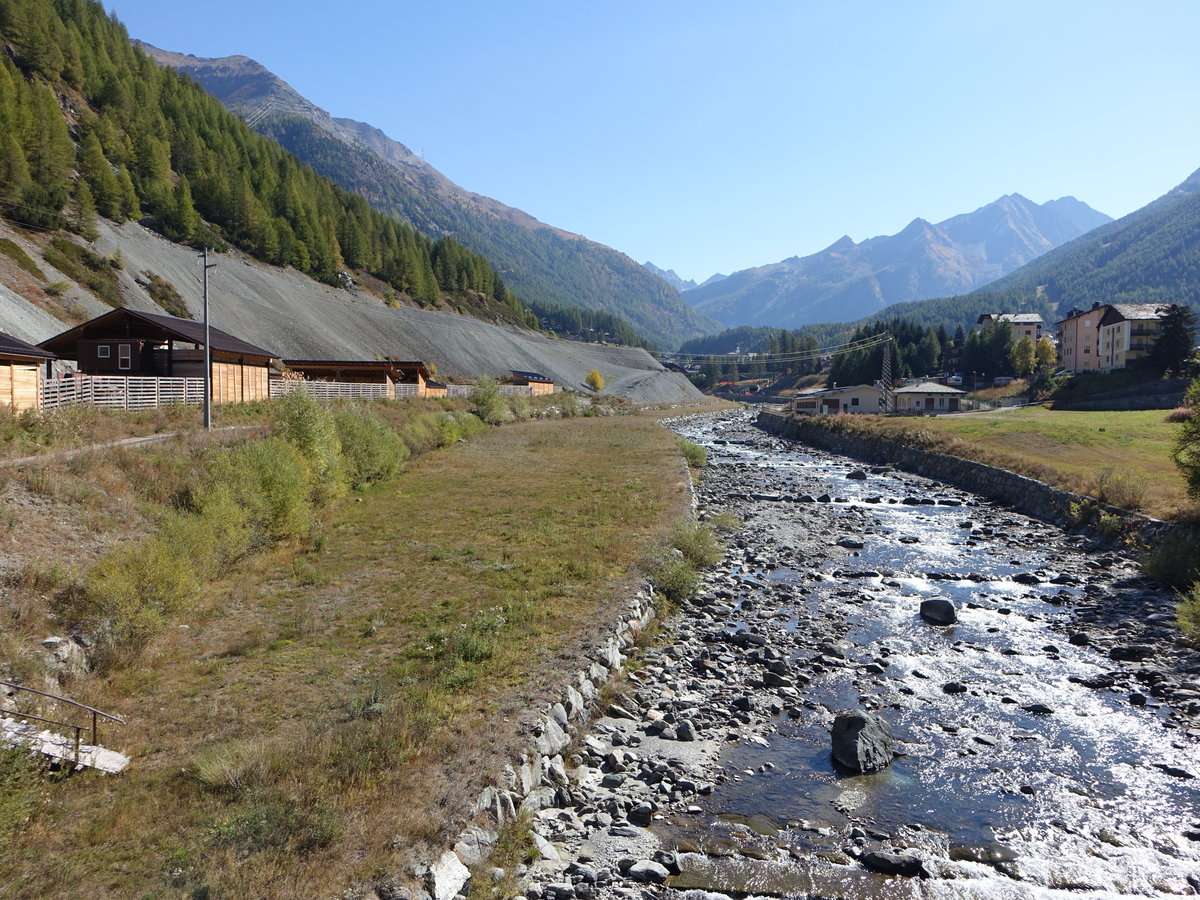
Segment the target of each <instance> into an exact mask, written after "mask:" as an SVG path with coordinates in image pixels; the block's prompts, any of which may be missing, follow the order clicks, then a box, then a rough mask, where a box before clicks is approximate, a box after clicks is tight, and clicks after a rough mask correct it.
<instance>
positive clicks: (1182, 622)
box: [1175, 581, 1200, 640]
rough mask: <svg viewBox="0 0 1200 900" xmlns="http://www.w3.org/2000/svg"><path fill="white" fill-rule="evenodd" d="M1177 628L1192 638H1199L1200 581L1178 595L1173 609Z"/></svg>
mask: <svg viewBox="0 0 1200 900" xmlns="http://www.w3.org/2000/svg"><path fill="white" fill-rule="evenodd" d="M1175 620H1176V622H1178V623H1179V630H1180V631H1182V632H1183V633H1184V634H1185V635H1186V636H1187V637H1189V638H1191V639H1192V640H1196V639H1198V638H1200V581H1197V582H1196V583H1194V584H1193V585H1192V586H1191V587H1190V588H1188V589H1187V590H1186V591H1184V592H1183V593H1181V594H1180V595H1179V605H1178V606H1177V607H1176V609H1175Z"/></svg>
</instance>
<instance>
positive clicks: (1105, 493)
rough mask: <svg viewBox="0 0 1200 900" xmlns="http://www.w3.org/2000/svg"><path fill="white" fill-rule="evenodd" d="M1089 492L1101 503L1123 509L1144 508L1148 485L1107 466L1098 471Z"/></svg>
mask: <svg viewBox="0 0 1200 900" xmlns="http://www.w3.org/2000/svg"><path fill="white" fill-rule="evenodd" d="M1088 493H1090V494H1091V495H1092V496H1093V497H1095V498H1096V499H1098V500H1099V501H1100V502H1101V503H1107V504H1109V505H1110V506H1117V507H1120V508H1121V509H1134V510H1136V509H1142V508H1143V507H1144V506H1145V502H1146V485H1145V483H1144V482H1141V481H1138V480H1136V479H1135V478H1133V477H1132V476H1130V475H1128V474H1126V473H1124V472H1120V473H1118V472H1116V471H1114V469H1113V467H1112V466H1105V467H1104V468H1102V469H1101V470H1100V471H1099V472H1097V473H1096V476H1095V478H1093V479H1092V483H1091V484H1090V485H1089V486H1088Z"/></svg>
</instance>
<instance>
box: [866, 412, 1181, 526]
mask: <svg viewBox="0 0 1200 900" xmlns="http://www.w3.org/2000/svg"><path fill="white" fill-rule="evenodd" d="M1166 415H1167V412H1166V411H1165V410H1136V411H1127V412H1070V411H1065V410H1050V409H1046V408H1044V407H1040V406H1030V407H1025V408H1023V409H1009V410H1001V411H997V412H984V413H969V414H964V415H953V416H932V417H928V418H919V419H907V418H895V419H879V418H877V417H872V418H871V422H870V424H869V425H868V424H867V423H865V422H864V423H862V425H861V426H855V425H850V426H849V427H851V428H855V427H864V428H869V429H871V430H872V431H875V430H879V431H881V432H883V433H888V432H891V433H893V434H895V435H896V436H898V437H899V436H903V439H904V440H906V441H908V442H914V443H920V444H922V445H923V446H929V447H930V449H939V450H942V451H943V452H947V453H952V454H955V455H958V456H966V457H968V458H971V459H978V460H980V461H981V462H988V463H992V464H994V465H997V466H1000V467H1002V468H1006V469H1011V470H1012V471H1016V472H1020V473H1022V474H1025V475H1029V476H1031V477H1034V478H1038V479H1039V480H1042V481H1047V482H1050V483H1052V484H1056V485H1058V486H1060V487H1063V488H1066V489H1067V490H1071V491H1075V492H1077V493H1083V494H1091V495H1096V494H1097V493H1098V492H1102V490H1103V487H1104V484H1103V482H1104V477H1103V476H1104V473H1106V472H1108V473H1110V474H1111V475H1115V476H1117V477H1118V478H1119V479H1121V478H1123V479H1124V480H1125V481H1126V482H1129V483H1130V484H1129V485H1127V486H1129V487H1130V488H1131V494H1132V495H1135V497H1136V499H1137V501H1139V502H1137V503H1136V505H1138V506H1140V507H1141V508H1142V510H1143V511H1144V512H1146V513H1147V514H1149V515H1152V516H1155V517H1159V518H1167V519H1170V518H1179V517H1194V516H1195V514H1196V511H1195V509H1194V506H1193V505H1192V504H1190V503H1189V501H1188V499H1187V497H1186V495H1185V493H1184V483H1183V479H1182V478H1181V477H1180V475H1179V471H1178V470H1177V469H1176V467H1175V464H1174V463H1173V462H1172V461H1171V456H1170V454H1171V445H1172V441H1173V440H1174V436H1175V432H1176V429H1177V428H1178V426H1176V425H1172V424H1169V423H1167V422H1166V421H1164V419H1165V417H1166ZM1109 480H1110V483H1111V478H1110V479H1109Z"/></svg>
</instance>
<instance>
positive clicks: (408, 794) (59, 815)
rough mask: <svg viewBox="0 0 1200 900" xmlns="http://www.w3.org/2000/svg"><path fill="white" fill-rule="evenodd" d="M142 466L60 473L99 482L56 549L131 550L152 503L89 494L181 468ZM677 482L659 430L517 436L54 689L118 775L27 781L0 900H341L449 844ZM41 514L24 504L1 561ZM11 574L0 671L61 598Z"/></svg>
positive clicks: (471, 450) (323, 527)
mask: <svg viewBox="0 0 1200 900" xmlns="http://www.w3.org/2000/svg"><path fill="white" fill-rule="evenodd" d="M141 452H142V451H137V452H135V451H126V452H125V453H122V454H116V455H114V456H112V458H111V459H108V460H106V461H105V463H104V465H103V466H99V465H97V466H96V467H95V468H96V471H95V472H94V473H93V472H90V471H89V467H88V466H87V464H85V463H79V462H74V463H70V464H63V466H64V467H63V468H62V471H63V472H64V473H66V474H69V475H70V478H71V479H72V480H71V481H70V483H71V484H81V485H82V484H85V483H86V482H87V479H88V478H89V477H90V475H91V474H95V475H97V476H98V477H103V479H104V480H105V482H106V486H104V487H92V488H91V489H90V490H91V491H92V493H89V491H88V490H85V489H84V488H83V487H80V488H78V489H72V491H71V492H69V493H68V495H67V496H60V497H44V498H43V500H45V502H46V503H50V502H52V503H57V504H61V505H62V506H63V508H64V512H63V516H65V517H66V521H67V522H68V526H67V527H70V523H71V521H72V520H71V516H72V515H76V514H78V515H80V516H82V517H83V518H82V519H80V521H84V520H86V521H87V522H88V523H89V525H88V527H89V528H92V529H94V530H96V531H103V530H104V529H105V528H107V530H108V533H109V534H112V533H113V532H114V531H119V529H120V525H121V524H122V522H126V523H128V524H130V527H132V528H133V529H134V530H135V531H138V530H140V531H144V530H145V529H146V528H147V527H150V526H149V524H148V522H147V519H146V518H145V517H144V516H143V515H142V514H139V513H138V512H137V508H139V507H140V506H143V505H144V504H145V503H146V502H149V501H147V500H144V499H139V498H137V497H127V498H124V500H123V502H122V503H117V504H115V505H113V504H106V502H105V499H104V498H105V497H109V498H111V496H112V495H113V494H120V493H122V492H123V491H132V490H133V488H131V487H130V486H129V483H130V482H138V483H141V482H143V481H145V480H146V479H147V478H148V477H149V478H150V480H154V479H153V475H154V473H155V471H156V469H155V467H156V466H159V467H165V466H166V465H168V463H167V459H168V457H169V456H170V455H172V454H173V455H174V456H175V457H178V456H179V455H180V454H181V453H182V454H183V455H186V454H187V453H188V452H191V451H189V450H187V449H186V448H181V447H180V446H177V445H172V446H171V447H163V448H161V449H158V450H154V451H146V452H145V455H143V456H139V455H137V453H141ZM155 454H161V456H159V457H156V456H155ZM156 459H157V460H158V461H157V462H156V461H155V460H156ZM122 465H125V466H127V467H128V468H130V469H132V470H135V474H129V473H126V474H119V473H120V471H121V467H122ZM114 472H115V473H116V474H114ZM21 477H22V478H23V479H24V482H23V483H22V484H21V485H19V487H21V490H24V491H26V492H29V491H31V490H35V489H36V486H37V484H39V483H42V482H46V481H50V480H52V479H48V478H46V477H45V476H43V477H41V478H40V479H39V478H37V477H34V476H32V475H28V474H26V475H23V476H21ZM687 477H688V476H687V474H686V470H685V468H684V466H683V463H682V460H681V456H680V449H679V447H678V446H677V444H676V442H675V439H674V437H673V436H672V435H671V434H670V433H668V432H667V431H666V430H665V429H663V428H662V427H661V426H660V425H658V424H657V421H656V419H655V418H654V416H652V415H625V416H618V417H611V418H599V417H598V418H574V419H553V420H542V421H529V422H523V423H517V424H510V425H506V426H504V427H501V428H496V429H491V430H489V431H487V432H485V433H484V434H482V435H478V436H476V437H474V438H472V439H471V440H470V441H469V442H468V443H463V444H458V445H457V446H455V447H451V448H449V449H446V450H439V451H434V452H430V453H428V454H426V455H424V456H422V457H419V458H415V459H413V460H411V461H410V462H409V464H408V466H407V468H406V469H405V470H404V471H403V472H402V473H401V474H399V475H398V476H396V477H394V478H392V479H390V480H387V481H385V482H382V483H380V484H378V485H375V486H373V487H371V488H369V489H367V490H365V491H362V492H359V493H356V494H353V495H351V496H350V497H347V498H346V499H344V500H342V501H340V502H338V503H336V504H334V505H333V506H331V507H328V508H327V509H326V510H325V512H324V514H323V516H322V518H321V521H320V522H319V523H318V525H317V527H316V528H314V529H312V530H311V532H310V533H309V534H308V536H307V537H306V538H305V539H303V540H300V541H294V542H288V543H282V544H279V545H276V546H274V547H272V548H270V549H268V550H266V551H264V552H262V553H260V554H259V555H257V556H254V557H252V558H250V559H248V560H247V561H245V562H244V563H242V564H240V565H238V566H237V567H236V568H235V569H234V570H233V571H230V572H229V573H227V574H226V575H225V576H224V577H222V578H220V579H219V580H218V581H216V582H215V583H212V584H209V585H208V586H206V588H205V589H204V590H203V592H202V595H201V596H200V597H199V598H198V599H197V600H196V602H194V603H193V604H191V605H190V606H189V607H188V608H187V610H186V611H185V612H183V613H180V614H179V615H178V618H177V619H176V620H175V621H173V622H172V624H171V627H170V628H169V629H168V630H166V631H165V632H164V633H163V634H162V635H161V636H160V637H158V638H157V639H156V640H155V641H154V643H153V644H152V645H151V646H150V647H149V649H148V650H147V651H146V652H145V653H143V655H142V656H141V657H140V658H139V659H138V660H137V662H136V663H135V664H132V665H129V666H125V667H120V668H116V669H113V670H111V671H110V672H108V674H106V675H104V676H98V675H81V676H78V677H77V678H75V679H74V680H73V681H72V682H70V683H69V685H68V689H67V690H66V692H67V693H68V694H69V695H71V696H74V697H77V698H79V699H81V700H84V701H85V702H89V703H92V704H94V705H96V706H98V707H99V708H101V709H106V710H110V711H112V712H115V713H118V714H120V715H122V716H124V717H126V719H127V720H128V724H127V725H126V726H124V727H123V728H114V729H112V730H110V731H109V732H108V735H107V739H106V740H105V743H106V744H108V745H110V746H113V747H114V748H116V749H120V750H122V751H124V752H127V753H130V754H132V756H133V763H132V765H131V767H130V768H129V770H128V771H127V772H126V773H124V774H122V775H121V776H118V777H100V776H96V775H93V774H86V773H85V774H81V775H76V776H73V777H69V778H61V779H58V780H52V781H49V782H47V783H45V784H44V785H43V787H42V789H40V790H39V791H38V792H37V793H36V803H34V804H33V805H32V806H31V807H30V809H29V810H28V812H29V813H30V814H31V818H30V820H29V821H28V823H27V824H25V825H24V826H23V827H22V828H20V829H18V831H17V832H16V833H15V834H9V835H7V837H6V840H5V841H4V842H3V844H0V883H3V884H4V885H5V886H6V887H5V891H4V893H5V896H13V897H56V896H71V897H81V898H88V897H95V898H100V897H114V896H122V897H124V896H138V897H168V896H170V897H175V896H188V897H297V896H333V895H336V894H337V893H338V892H340V891H341V890H344V889H345V888H346V887H347V886H349V885H352V884H356V883H363V882H369V881H370V880H371V879H373V878H375V877H378V876H379V875H381V874H383V873H388V872H390V873H398V872H401V871H403V867H404V864H405V863H406V862H411V861H412V860H414V859H419V858H420V857H422V855H423V854H425V853H426V852H427V851H428V850H429V848H433V847H438V848H441V847H444V846H445V842H446V841H447V839H448V838H450V837H451V836H453V835H454V834H456V833H457V832H456V828H458V827H461V824H462V822H463V820H464V814H465V812H466V807H467V804H468V802H469V800H470V799H472V798H473V797H474V795H475V794H476V793H477V791H478V789H479V788H480V787H481V786H482V785H483V784H484V783H485V782H486V781H490V779H491V778H493V777H494V775H495V774H496V773H497V772H498V771H499V770H500V768H502V766H503V764H504V762H506V761H509V760H510V759H511V758H512V754H513V751H514V749H515V748H516V747H517V746H519V743H520V739H521V737H520V723H521V716H522V712H523V711H524V710H525V709H526V708H527V706H528V703H529V701H530V700H531V699H532V698H541V699H543V700H544V699H546V698H547V697H548V696H549V691H550V687H551V686H553V685H559V684H561V680H562V678H563V677H564V675H565V673H567V672H568V671H570V670H571V669H572V668H575V667H576V664H575V662H574V660H575V659H576V658H577V656H578V655H579V654H580V653H582V652H584V651H585V649H586V647H587V645H588V642H589V640H590V639H591V638H592V637H593V636H594V635H595V634H596V633H597V630H598V629H599V628H600V626H601V625H602V624H605V623H607V622H608V621H610V620H611V615H612V611H613V608H614V603H616V602H618V601H619V600H620V599H621V598H622V597H623V596H626V592H627V591H628V590H629V586H630V583H631V578H632V575H631V573H636V572H637V570H638V564H639V560H640V559H642V558H643V557H644V556H645V555H646V554H647V553H649V552H650V551H651V550H652V549H654V548H656V547H658V546H659V545H660V544H661V542H662V541H663V539H664V536H665V535H666V534H667V533H668V532H669V531H670V529H671V528H672V527H673V526H674V525H675V524H676V523H677V522H678V521H679V519H680V517H681V516H683V515H684V514H685V513H686V510H687V491H686V482H687ZM162 480H165V481H167V482H169V480H170V479H169V478H165V477H164V478H163V479H162ZM26 482H28V483H26ZM17 486H18V485H15V483H14V485H9V486H8V489H9V490H10V491H11V490H15V489H16V487H17ZM47 490H49V488H47ZM159 490H160V491H163V492H165V491H167V490H168V488H167V487H163V488H160V489H159ZM44 505H45V503H43V502H42V501H38V502H36V503H30V504H27V505H26V506H27V507H28V508H26V507H20V508H19V512H18V513H16V514H14V515H16V516H17V518H15V519H14V521H13V522H11V523H10V527H9V528H8V530H7V531H6V532H5V535H4V538H5V542H6V544H7V545H9V546H13V545H16V544H17V543H19V537H20V535H21V533H22V528H23V526H22V522H23V519H22V518H20V517H21V516H24V515H25V514H26V512H28V514H29V515H34V514H35V513H37V512H38V507H39V506H44ZM122 508H124V509H125V512H124V513H122V511H121V510H122ZM80 509H82V512H80V511H79V510H80ZM71 510H75V512H70V511H71ZM123 516H124V518H122V517H123ZM46 552H47V553H50V552H52V548H51V546H50V545H48V546H47V547H46ZM29 562H30V561H29V560H26V561H25V563H24V564H23V566H22V568H21V569H20V570H19V572H11V573H10V574H8V575H7V576H6V577H7V578H8V582H7V583H8V584H9V585H10V586H11V587H13V590H11V591H10V592H9V593H8V595H7V606H6V609H5V612H6V616H5V619H4V625H5V629H6V630H7V631H8V637H7V639H6V640H7V641H8V644H7V646H8V647H9V648H11V649H13V652H14V654H15V653H16V648H17V647H29V646H32V647H34V648H36V646H37V642H38V641H39V640H40V639H41V638H42V637H44V636H45V635H46V634H47V633H51V631H52V629H53V618H52V606H51V605H50V603H49V598H48V596H47V593H48V591H49V590H50V589H53V588H54V587H56V586H57V585H61V584H62V583H63V581H64V580H69V578H67V577H66V576H64V575H62V574H61V573H59V574H56V575H55V576H54V577H52V578H50V577H47V578H45V579H39V578H38V577H34V576H32V575H30V573H31V572H35V573H36V572H38V571H44V569H38V568H37V567H36V566H35V567H32V568H31V567H30V565H29ZM50 564H51V561H46V562H45V564H44V565H45V566H49V565H50ZM21 573H24V574H21ZM24 664H25V665H28V664H30V660H29V659H25V661H24ZM4 776H5V770H4V768H3V765H0V779H2V778H3V777H4ZM13 783H16V782H13Z"/></svg>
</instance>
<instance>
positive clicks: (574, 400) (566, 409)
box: [561, 391, 579, 419]
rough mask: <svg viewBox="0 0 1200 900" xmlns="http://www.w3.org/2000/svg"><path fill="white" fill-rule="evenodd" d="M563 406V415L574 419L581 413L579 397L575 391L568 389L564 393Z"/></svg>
mask: <svg viewBox="0 0 1200 900" xmlns="http://www.w3.org/2000/svg"><path fill="white" fill-rule="evenodd" d="M561 407H562V414H563V417H564V418H567V419H573V418H575V417H576V416H577V415H579V398H578V397H577V396H575V393H574V392H573V391H567V392H566V393H564V394H563V395H562V402H561Z"/></svg>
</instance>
